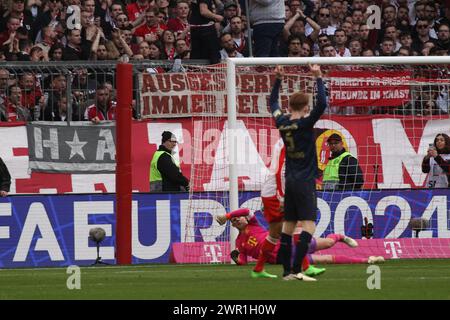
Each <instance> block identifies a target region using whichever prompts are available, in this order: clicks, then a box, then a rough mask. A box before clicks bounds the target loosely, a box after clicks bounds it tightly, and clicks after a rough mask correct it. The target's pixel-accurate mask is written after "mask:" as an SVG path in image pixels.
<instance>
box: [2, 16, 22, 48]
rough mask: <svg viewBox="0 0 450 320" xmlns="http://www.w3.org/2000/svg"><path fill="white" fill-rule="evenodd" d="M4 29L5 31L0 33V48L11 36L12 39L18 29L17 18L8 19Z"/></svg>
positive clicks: (18, 22)
mask: <svg viewBox="0 0 450 320" xmlns="http://www.w3.org/2000/svg"><path fill="white" fill-rule="evenodd" d="M6 28H7V30H5V31H3V32H1V33H0V47H2V46H3V44H4V43H5V42H6V41H8V39H9V38H10V37H12V35H14V37H15V36H16V31H17V29H19V28H20V20H19V19H18V18H14V17H10V18H9V19H8V23H7V24H6Z"/></svg>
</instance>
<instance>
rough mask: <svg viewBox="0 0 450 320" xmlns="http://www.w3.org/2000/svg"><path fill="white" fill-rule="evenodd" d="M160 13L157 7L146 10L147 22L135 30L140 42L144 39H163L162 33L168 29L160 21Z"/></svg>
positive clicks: (151, 40)
mask: <svg viewBox="0 0 450 320" xmlns="http://www.w3.org/2000/svg"><path fill="white" fill-rule="evenodd" d="M158 13H159V12H158V8H156V7H150V8H149V9H147V11H146V12H145V24H144V25H143V26H141V27H139V28H137V29H136V31H135V32H134V35H135V36H136V39H137V42H138V43H140V42H141V41H143V40H145V41H150V42H153V41H157V40H160V39H161V35H162V33H163V31H164V30H166V29H167V26H166V25H165V24H162V23H160V22H159V18H158Z"/></svg>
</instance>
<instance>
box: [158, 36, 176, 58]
mask: <svg viewBox="0 0 450 320" xmlns="http://www.w3.org/2000/svg"><path fill="white" fill-rule="evenodd" d="M161 40H162V47H163V51H164V54H165V56H166V57H167V59H169V60H173V59H174V57H175V36H174V34H173V32H172V31H171V30H164V32H163V33H162V36H161Z"/></svg>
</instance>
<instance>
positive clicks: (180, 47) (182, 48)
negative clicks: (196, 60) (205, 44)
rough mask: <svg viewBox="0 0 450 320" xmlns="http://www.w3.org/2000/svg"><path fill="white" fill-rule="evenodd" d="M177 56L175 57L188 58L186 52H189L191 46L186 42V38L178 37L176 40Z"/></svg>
mask: <svg viewBox="0 0 450 320" xmlns="http://www.w3.org/2000/svg"><path fill="white" fill-rule="evenodd" d="M175 51H176V54H175V57H174V59H186V58H185V57H186V52H189V51H190V50H189V46H188V45H187V44H186V40H184V39H177V41H175Z"/></svg>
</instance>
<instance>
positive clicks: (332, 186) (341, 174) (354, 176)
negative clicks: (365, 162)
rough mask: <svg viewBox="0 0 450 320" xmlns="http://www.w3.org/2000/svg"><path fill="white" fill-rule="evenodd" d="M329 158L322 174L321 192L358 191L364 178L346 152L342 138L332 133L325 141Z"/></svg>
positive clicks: (352, 157) (356, 164)
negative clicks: (329, 152) (328, 149)
mask: <svg viewBox="0 0 450 320" xmlns="http://www.w3.org/2000/svg"><path fill="white" fill-rule="evenodd" d="M327 143H328V146H329V148H330V151H331V157H330V158H329V159H328V164H327V166H326V167H325V170H324V172H323V179H322V189H323V190H360V189H361V188H362V186H363V184H364V176H363V173H362V170H361V168H360V166H359V164H358V160H357V159H356V158H355V157H354V156H352V155H351V153H350V152H348V151H346V150H345V148H344V145H343V143H342V137H341V136H340V135H338V134H337V133H333V134H332V135H331V136H330V137H329V138H328V140H327Z"/></svg>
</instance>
